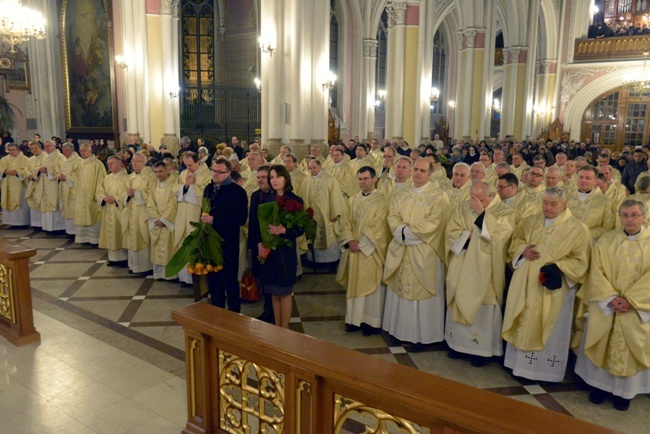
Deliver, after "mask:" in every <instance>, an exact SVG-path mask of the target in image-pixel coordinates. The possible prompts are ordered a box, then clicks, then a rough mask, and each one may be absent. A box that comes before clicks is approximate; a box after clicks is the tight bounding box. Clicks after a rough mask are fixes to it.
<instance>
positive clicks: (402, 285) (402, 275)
mask: <svg viewBox="0 0 650 434" xmlns="http://www.w3.org/2000/svg"><path fill="white" fill-rule="evenodd" d="M449 212H450V206H449V199H448V198H447V195H445V193H443V192H442V191H440V189H439V188H438V186H437V185H436V184H434V183H431V182H429V183H428V184H426V185H425V186H422V187H420V188H416V187H415V186H414V185H412V186H410V187H406V188H403V189H401V190H399V191H398V192H397V194H396V195H395V197H394V198H393V200H392V202H391V204H390V212H389V214H388V225H389V227H390V231H391V234H394V233H395V230H396V229H398V227H400V226H402V225H406V226H407V227H408V228H409V229H410V230H411V232H413V235H415V236H416V237H417V238H418V239H419V240H420V241H422V242H421V243H419V244H415V245H408V246H407V245H404V244H400V243H398V242H397V241H396V240H395V239H394V238H393V239H392V240H391V242H390V245H389V246H388V252H387V254H386V265H385V267H384V282H385V283H386V284H387V285H388V286H389V287H390V289H392V290H393V292H395V293H396V294H397V295H398V296H400V297H401V298H404V299H406V300H424V299H427V298H431V297H433V296H435V295H436V282H437V279H438V276H436V267H433V266H432V265H431V263H432V259H433V255H436V256H438V258H440V260H441V261H442V262H444V261H445V256H446V255H445V237H444V232H445V226H446V222H447V220H448V218H449V216H448V214H449Z"/></svg>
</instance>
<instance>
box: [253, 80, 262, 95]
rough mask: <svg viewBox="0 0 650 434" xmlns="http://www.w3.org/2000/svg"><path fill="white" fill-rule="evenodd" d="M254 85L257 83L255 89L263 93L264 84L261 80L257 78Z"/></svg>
mask: <svg viewBox="0 0 650 434" xmlns="http://www.w3.org/2000/svg"><path fill="white" fill-rule="evenodd" d="M253 83H255V89H257V91H258V92H259V93H262V82H261V81H260V79H259V78H257V77H255V80H253Z"/></svg>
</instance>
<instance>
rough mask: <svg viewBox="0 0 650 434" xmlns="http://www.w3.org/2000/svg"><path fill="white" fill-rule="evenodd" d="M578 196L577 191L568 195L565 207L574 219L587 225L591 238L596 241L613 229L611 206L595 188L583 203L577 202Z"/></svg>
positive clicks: (613, 217)
mask: <svg viewBox="0 0 650 434" xmlns="http://www.w3.org/2000/svg"><path fill="white" fill-rule="evenodd" d="M579 194H580V193H579V192H578V190H574V191H573V192H572V193H571V194H570V195H568V196H567V198H568V201H567V205H568V207H569V209H570V210H571V213H572V214H573V215H574V217H575V218H577V219H578V220H580V221H581V222H583V223H584V224H586V225H587V227H588V228H589V231H591V236H592V237H593V238H594V239H595V240H597V239H598V238H600V236H601V235H602V234H604V233H605V232H609V231H611V230H612V229H614V225H615V222H614V220H615V215H614V213H613V212H612V206H611V204H610V203H609V201H608V200H607V198H606V197H605V196H604V195H603V192H602V191H600V188H598V187H595V188H594V189H593V190H592V191H591V193H589V195H588V196H587V198H586V199H585V200H583V201H580V200H579V196H578V195H579Z"/></svg>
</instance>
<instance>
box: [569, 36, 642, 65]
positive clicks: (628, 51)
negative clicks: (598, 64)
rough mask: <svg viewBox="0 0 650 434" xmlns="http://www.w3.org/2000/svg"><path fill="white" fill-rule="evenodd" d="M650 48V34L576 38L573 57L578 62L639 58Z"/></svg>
mask: <svg viewBox="0 0 650 434" xmlns="http://www.w3.org/2000/svg"><path fill="white" fill-rule="evenodd" d="M648 50H650V35H641V36H619V37H615V38H601V39H576V41H575V47H574V50H573V53H574V54H573V58H574V60H575V61H577V62H581V61H598V60H614V59H616V60H618V59H624V60H638V59H642V58H643V52H644V51H648Z"/></svg>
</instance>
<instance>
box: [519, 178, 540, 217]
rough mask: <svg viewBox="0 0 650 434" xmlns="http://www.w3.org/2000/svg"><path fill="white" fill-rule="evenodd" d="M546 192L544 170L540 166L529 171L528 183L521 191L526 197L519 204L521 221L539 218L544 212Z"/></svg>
mask: <svg viewBox="0 0 650 434" xmlns="http://www.w3.org/2000/svg"><path fill="white" fill-rule="evenodd" d="M545 191H546V187H544V169H542V168H541V167H538V166H533V167H531V168H530V170H529V171H528V183H527V184H526V185H525V186H524V188H522V189H521V194H523V195H524V197H523V198H522V200H521V201H519V202H518V203H517V216H518V218H519V219H524V218H526V217H530V216H537V215H539V214H540V213H541V212H542V197H543V196H544V192H545Z"/></svg>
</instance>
